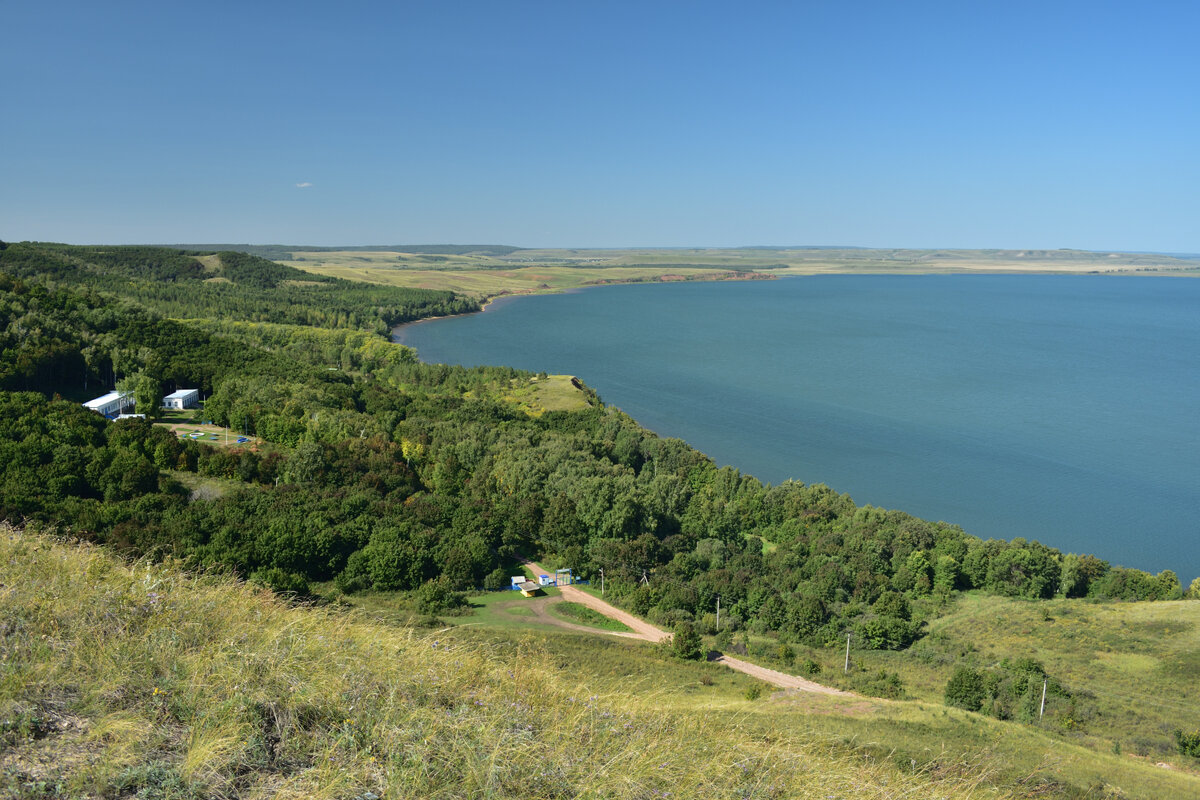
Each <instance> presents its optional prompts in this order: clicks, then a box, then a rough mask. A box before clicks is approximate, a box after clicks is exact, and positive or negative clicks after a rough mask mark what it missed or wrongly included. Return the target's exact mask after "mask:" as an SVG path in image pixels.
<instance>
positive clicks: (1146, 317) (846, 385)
mask: <svg viewBox="0 0 1200 800" xmlns="http://www.w3.org/2000/svg"><path fill="white" fill-rule="evenodd" d="M397 340H398V341H402V342H404V343H405V344H408V345H412V346H414V347H416V348H417V349H418V350H419V351H420V355H421V358H422V359H423V360H425V361H431V362H446V363H456V364H465V365H476V364H504V365H509V366H513V367H518V368H523V369H528V370H534V371H541V370H545V371H546V372H550V373H566V374H571V375H577V376H579V377H580V378H582V379H583V380H584V381H586V382H587V383H588V384H589V385H590V386H592V387H593V388H595V389H596V390H597V391H598V392H599V394H600V396H601V397H602V398H603V399H604V400H605V401H606V402H608V403H611V404H613V405H616V406H619V407H620V408H622V409H624V410H625V411H626V412H628V413H629V414H630V415H631V416H633V417H634V418H635V419H637V420H638V422H640V423H641V424H642V425H644V426H646V427H648V428H650V429H651V430H654V431H656V432H657V433H659V434H661V435H664V436H677V437H680V438H682V439H685V440H687V441H688V442H689V443H690V444H692V445H693V446H695V447H696V448H698V449H700V450H701V451H703V452H705V453H707V454H708V455H710V456H712V457H713V458H714V459H716V461H717V462H718V463H721V464H731V465H733V466H735V467H738V468H739V469H741V470H742V471H744V472H747V473H750V474H752V475H754V476H756V477H758V478H760V479H762V480H765V481H770V482H772V483H776V482H779V481H782V480H785V479H787V478H795V479H796V480H800V481H804V482H806V483H818V482H819V483H826V484H828V485H830V486H832V487H833V488H835V489H838V490H839V491H844V492H848V493H849V494H850V495H851V496H852V497H853V498H854V499H855V501H856V502H858V503H860V504H866V503H870V504H872V505H876V506H883V507H888V508H900V509H903V510H905V511H908V512H910V513H913V514H915V515H917V516H921V517H926V518H929V519H941V520H945V521H947V522H954V523H958V524H960V525H962V526H963V527H964V528H966V530H967V531H968V532H970V533H973V534H975V535H977V536H983V537H985V538H986V537H1000V538H1006V539H1010V538H1013V537H1016V536H1024V537H1026V538H1030V539H1038V540H1040V541H1042V542H1044V543H1046V544H1049V545H1052V546H1054V547H1058V548H1060V549H1062V550H1064V551H1075V552H1092V553H1096V554H1097V555H1100V556H1101V557H1103V558H1106V559H1109V560H1111V561H1113V562H1114V563H1120V564H1125V565H1127V566H1135V567H1140V568H1142V569H1149V570H1153V571H1158V570H1161V569H1167V568H1170V569H1174V570H1175V571H1176V572H1178V573H1179V575H1180V578H1181V579H1184V580H1185V581H1187V580H1190V579H1191V578H1192V577H1195V576H1196V575H1200V536H1198V534H1200V521H1198V520H1200V517H1198V516H1197V512H1198V510H1200V280H1191V279H1175V278H1140V277H1113V276H921V277H916V276H904V277H897V276H850V275H838V276H821V277H813V278H787V279H783V280H778V281H762V282H745V283H683V284H652V285H631V286H612V287H604V288H598V289H590V290H587V291H582V292H576V293H572V294H563V295H544V296H537V297H527V298H520V299H516V300H504V301H499V302H496V303H493V304H492V306H490V307H489V309H488V311H486V312H485V313H482V314H475V315H471V316H465V317H457V318H453V319H446V320H436V321H432V322H425V323H420V324H417V325H410V326H406V327H404V328H401V329H398V330H397ZM1185 585H1186V583H1185Z"/></svg>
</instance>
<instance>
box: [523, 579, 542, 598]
mask: <svg viewBox="0 0 1200 800" xmlns="http://www.w3.org/2000/svg"><path fill="white" fill-rule="evenodd" d="M542 577H545V576H544V575H543V576H542ZM517 588H518V589H520V590H521V594H523V595H525V596H526V597H533V596H534V595H535V594H537V593H538V592H540V591H541V590H542V587H541V586H538V585H537V584H536V583H534V582H533V581H524V582H523V583H520V584H518V585H517Z"/></svg>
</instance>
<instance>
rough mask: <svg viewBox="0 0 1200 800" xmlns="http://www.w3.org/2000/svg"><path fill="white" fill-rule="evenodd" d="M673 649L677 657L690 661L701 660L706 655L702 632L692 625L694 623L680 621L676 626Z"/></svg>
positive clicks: (672, 643)
mask: <svg viewBox="0 0 1200 800" xmlns="http://www.w3.org/2000/svg"><path fill="white" fill-rule="evenodd" d="M671 650H672V652H674V653H675V656H676V657H677V658H683V659H687V660H689V661H699V660H700V659H702V658H703V657H704V643H703V642H702V641H701V640H700V634H699V633H696V629H695V628H694V627H692V623H690V622H680V623H679V624H677V625H676V626H675V635H674V637H673V638H672V639H671Z"/></svg>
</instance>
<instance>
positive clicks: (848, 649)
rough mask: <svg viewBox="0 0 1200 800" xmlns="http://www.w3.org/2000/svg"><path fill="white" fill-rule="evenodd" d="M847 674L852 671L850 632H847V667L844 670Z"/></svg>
mask: <svg viewBox="0 0 1200 800" xmlns="http://www.w3.org/2000/svg"><path fill="white" fill-rule="evenodd" d="M844 671H845V672H846V673H847V674H849V672H850V634H848V633H847V634H846V667H845V670H844Z"/></svg>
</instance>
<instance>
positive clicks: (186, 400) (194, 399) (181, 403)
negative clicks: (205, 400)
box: [163, 389, 200, 411]
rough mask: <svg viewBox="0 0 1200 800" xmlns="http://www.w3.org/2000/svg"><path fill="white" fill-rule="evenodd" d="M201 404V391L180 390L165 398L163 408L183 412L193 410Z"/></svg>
mask: <svg viewBox="0 0 1200 800" xmlns="http://www.w3.org/2000/svg"><path fill="white" fill-rule="evenodd" d="M198 402H200V390H199V389H178V390H176V391H174V392H171V393H170V394H169V395H167V396H166V397H164V398H163V408H174V409H177V410H180V411H182V410H183V409H185V408H193V407H195V405H196V403H198Z"/></svg>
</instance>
